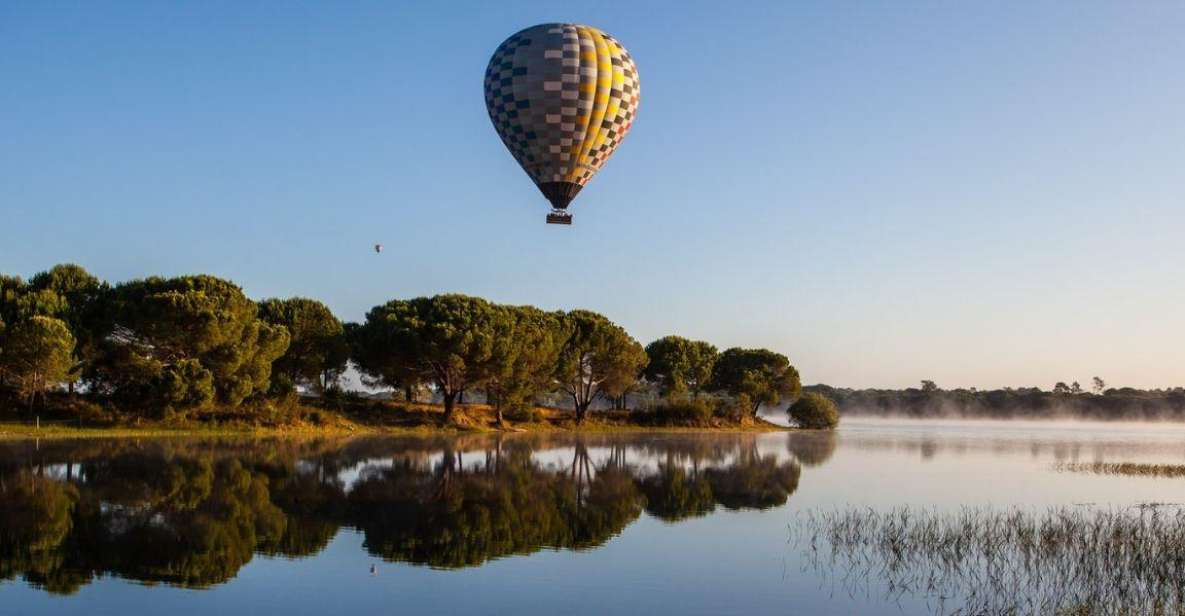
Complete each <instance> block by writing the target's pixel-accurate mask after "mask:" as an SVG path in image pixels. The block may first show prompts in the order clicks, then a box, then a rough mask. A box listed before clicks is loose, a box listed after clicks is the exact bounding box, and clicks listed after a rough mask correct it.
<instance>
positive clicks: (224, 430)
mask: <svg viewBox="0 0 1185 616" xmlns="http://www.w3.org/2000/svg"><path fill="white" fill-rule="evenodd" d="M426 406H427V405H423V406H421V407H420V408H419V409H416V410H408V409H401V410H399V411H394V412H391V413H390V414H389V415H388V416H385V417H382V418H380V419H377V420H376V419H375V418H373V417H367V416H361V417H360V416H357V415H356V414H351V413H341V412H327V411H325V410H324V409H319V412H320V413H321V417H322V418H323V421H322V422H321V423H320V424H317V423H310V422H307V421H301V420H298V421H292V422H290V423H285V424H279V425H252V424H250V423H247V422H243V421H225V422H219V421H217V420H215V421H210V422H205V421H200V420H190V421H186V422H182V423H169V422H164V421H154V422H144V423H142V424H141V425H131V424H123V423H120V422H113V423H111V424H110V425H93V424H92V425H81V426H80V425H72V424H71V425H67V424H66V423H65V422H62V421H60V420H57V421H55V420H45V421H42V422H41V424H40V425H39V426H38V425H37V424H35V423H28V422H27V420H15V419H13V418H6V419H0V441H5V440H7V441H11V440H33V439H89V438H168V437H203V436H204V437H226V436H234V437H255V438H275V437H292V438H308V437H322V436H323V437H341V436H469V435H481V434H539V433H544V434H546V433H553V434H560V433H568V434H610V433H632V434H638V433H644V434H661V433H676V434H692V433H701V434H713V433H718V434H736V433H766V432H791V431H799V430H801V429H800V428H794V427H790V426H782V425H778V424H775V423H773V422H770V421H768V420H765V419H761V418H745V419H744V420H742V421H739V422H732V421H727V422H726V421H722V420H713V421H712V422H711V423H710V425H677V424H671V425H647V424H642V423H637V422H634V421H630V417H629V415H628V414H620V413H606V414H596V415H593V416H592V417H589V418H588V419H586V420H585V422H584V423H582V424H577V423H576V422H575V419H574V418H571V417H570V416H567V415H565V414H564V413H563V412H557V411H555V410H550V409H549V410H548V411H547V412H546V413H545V415H544V417H543V418H541V419H540V420H538V421H531V422H513V421H508V422H507V424H506V425H504V426H498V425H497V424H496V423H495V422H494V419H493V416H492V415H491V414H490V412H489V409H488V408H482V407H481V406H478V405H475V406H474V407H471V408H465V409H463V410H461V409H458V413H457V415H456V416H455V417H454V421H453V422H452V423H451V424H449V425H443V423H442V421H441V419H442V418H441V417H440V414H439V412H433V411H432V409H430V408H424V407H426ZM425 411H427V412H425Z"/></svg>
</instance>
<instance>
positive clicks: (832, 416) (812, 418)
mask: <svg viewBox="0 0 1185 616" xmlns="http://www.w3.org/2000/svg"><path fill="white" fill-rule="evenodd" d="M786 413H787V414H788V415H789V416H790V420H791V421H793V422H794V423H796V424H798V426H799V427H800V428H814V429H825V430H830V429H832V428H834V427H835V426H838V425H839V409H838V408H837V407H836V406H835V403H834V402H832V401H831V399H830V398H828V397H827V396H824V395H822V394H817V393H805V394H803V395H802V397H801V398H799V399H798V400H797V401H795V402H794V404H791V405H790V408H789V409H787V410H786Z"/></svg>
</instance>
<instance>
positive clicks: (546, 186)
mask: <svg viewBox="0 0 1185 616" xmlns="http://www.w3.org/2000/svg"><path fill="white" fill-rule="evenodd" d="M485 99H486V109H487V110H488V111H489V113H490V120H492V121H493V123H494V128H495V129H496V130H497V131H498V136H500V137H501V138H502V141H503V143H505V144H506V147H507V148H508V149H509V150H510V153H511V154H513V155H514V158H515V160H517V161H518V162H519V164H520V165H522V167H523V169H524V170H525V171H526V172H527V174H528V175H530V176H531V179H532V180H534V181H535V183H536V184H537V185H538V186H539V188H540V189H541V190H542V191H543V194H544V195H545V196H547V197H548V199H550V200H551V202H552V204H553V205H554V206H555V207H558V208H563V207H566V206H567V204H568V201H570V200H571V199H572V197H574V196H575V195H576V193H577V192H579V190H580V188H581V187H583V186H584V185H585V183H587V182H588V180H589V179H590V178H591V177H592V176H593V174H595V173H596V172H597V171H598V170H599V169H600V168H601V166H602V165H604V164H605V161H606V160H607V159H608V158H609V155H610V154H612V153H613V150H615V149H616V148H617V146H618V144H620V143H621V140H622V139H623V138H624V137H625V134H626V133H627V132H629V130H630V126H632V125H633V123H634V117H635V115H636V114H637V110H638V100H639V90H638V69H637V68H636V67H635V66H634V61H633V59H631V58H630V54H629V52H627V51H626V50H625V47H622V46H621V43H618V42H617V40H616V39H614V38H613V37H611V36H609V35H608V34H605V33H604V32H601V31H600V30H598V29H596V28H592V27H589V26H579V25H574V24H541V25H538V26H532V27H530V28H527V29H526V30H523V31H521V32H519V33H517V34H515V35H514V36H511V37H510V38H508V39H506V41H504V42H503V43H502V44H501V45H499V46H498V49H497V50H496V51H495V52H494V57H492V58H490V64H489V66H488V67H487V68H486V75H485Z"/></svg>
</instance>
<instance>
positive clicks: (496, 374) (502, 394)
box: [485, 306, 568, 422]
mask: <svg viewBox="0 0 1185 616" xmlns="http://www.w3.org/2000/svg"><path fill="white" fill-rule="evenodd" d="M498 310H500V311H503V312H504V314H503V316H502V319H501V321H502V323H503V326H506V325H509V328H508V330H507V331H506V333H505V334H503V335H502V336H501V337H499V338H497V339H496V340H495V347H494V358H493V359H494V361H493V370H492V372H491V375H490V378H489V379H488V380H487V381H486V383H485V389H486V392H487V393H488V394H489V395H490V397H491V399H492V402H493V404H494V408H495V411H496V413H497V415H498V420H499V422H501V420H502V411H503V409H510V410H511V411H513V412H515V414H516V415H518V416H523V415H527V416H531V415H533V410H534V406H535V397H536V396H537V395H538V394H539V393H540V392H542V391H545V390H547V389H549V388H550V387H551V386H552V383H553V380H554V375H555V367H556V363H557V362H558V361H559V357H560V352H561V351H562V350H563V348H564V343H565V342H566V341H567V339H568V332H567V330H566V329H565V322H564V320H563V317H562V315H561V314H559V313H553V312H544V311H542V310H539V309H538V308H533V307H531V306H500V307H498Z"/></svg>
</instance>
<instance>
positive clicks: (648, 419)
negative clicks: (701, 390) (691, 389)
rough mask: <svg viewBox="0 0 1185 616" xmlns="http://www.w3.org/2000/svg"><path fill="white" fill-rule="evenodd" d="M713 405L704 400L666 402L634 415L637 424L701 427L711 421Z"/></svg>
mask: <svg viewBox="0 0 1185 616" xmlns="http://www.w3.org/2000/svg"><path fill="white" fill-rule="evenodd" d="M714 410H715V409H714V408H713V405H712V404H711V403H710V402H708V401H706V400H676V401H667V402H663V403H661V404H657V405H654V406H651V407H649V408H647V409H646V410H643V411H640V412H636V413H634V418H635V419H636V421H637V422H638V423H643V424H650V425H658V426H703V425H707V424H708V423H710V422H711V420H712V415H713V414H714Z"/></svg>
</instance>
